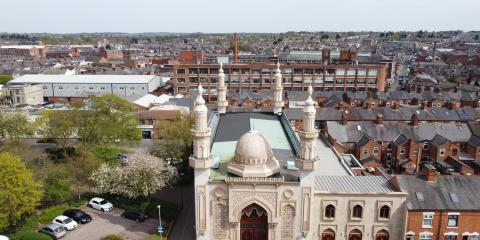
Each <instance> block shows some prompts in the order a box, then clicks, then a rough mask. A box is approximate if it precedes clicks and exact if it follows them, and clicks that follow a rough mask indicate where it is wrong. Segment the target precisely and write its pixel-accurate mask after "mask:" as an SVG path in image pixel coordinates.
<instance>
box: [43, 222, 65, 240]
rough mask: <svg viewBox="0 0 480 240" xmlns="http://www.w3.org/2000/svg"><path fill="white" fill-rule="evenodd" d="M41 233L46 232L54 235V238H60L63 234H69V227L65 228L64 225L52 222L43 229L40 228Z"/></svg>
mask: <svg viewBox="0 0 480 240" xmlns="http://www.w3.org/2000/svg"><path fill="white" fill-rule="evenodd" d="M39 232H41V233H45V234H47V235H49V236H51V237H53V239H59V238H62V237H63V236H65V234H67V229H65V228H64V227H62V226H60V225H58V224H56V223H52V224H50V225H47V226H45V227H43V228H42V229H40V231H39Z"/></svg>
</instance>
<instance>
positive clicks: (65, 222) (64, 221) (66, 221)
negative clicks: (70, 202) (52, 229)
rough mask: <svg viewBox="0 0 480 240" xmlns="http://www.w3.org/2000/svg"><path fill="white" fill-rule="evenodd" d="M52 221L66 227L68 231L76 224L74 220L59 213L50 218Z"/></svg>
mask: <svg viewBox="0 0 480 240" xmlns="http://www.w3.org/2000/svg"><path fill="white" fill-rule="evenodd" d="M52 223H56V224H58V225H60V226H62V227H64V228H66V229H67V230H68V231H72V230H73V229H75V228H76V227H77V226H78V223H77V222H75V220H73V219H71V218H69V217H67V216H63V215H60V216H58V217H56V218H54V219H53V220H52Z"/></svg>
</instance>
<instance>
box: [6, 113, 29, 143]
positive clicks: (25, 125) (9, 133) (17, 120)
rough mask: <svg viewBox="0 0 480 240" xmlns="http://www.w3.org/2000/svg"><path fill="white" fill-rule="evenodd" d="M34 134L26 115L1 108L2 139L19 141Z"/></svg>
mask: <svg viewBox="0 0 480 240" xmlns="http://www.w3.org/2000/svg"><path fill="white" fill-rule="evenodd" d="M32 134H33V127H32V124H31V123H30V122H29V121H28V119H27V115H26V114H25V113H23V112H19V111H12V110H7V109H4V108H1V107H0V139H6V140H18V139H19V138H20V137H25V136H30V135H32Z"/></svg>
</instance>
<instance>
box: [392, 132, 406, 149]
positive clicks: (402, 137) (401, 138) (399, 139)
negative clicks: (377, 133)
mask: <svg viewBox="0 0 480 240" xmlns="http://www.w3.org/2000/svg"><path fill="white" fill-rule="evenodd" d="M407 140H408V138H407V136H405V135H404V134H403V133H401V134H400V135H399V136H398V137H397V138H396V139H395V140H394V141H393V144H394V145H396V146H398V145H400V144H402V143H404V142H406V141H407Z"/></svg>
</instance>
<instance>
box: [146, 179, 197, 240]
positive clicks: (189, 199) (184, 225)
mask: <svg viewBox="0 0 480 240" xmlns="http://www.w3.org/2000/svg"><path fill="white" fill-rule="evenodd" d="M193 193H194V192H193V184H190V185H186V186H183V187H181V186H179V185H177V186H174V187H173V188H165V189H162V190H161V191H158V192H157V193H155V194H154V195H153V196H152V197H153V198H155V199H160V200H164V201H169V202H172V203H176V204H178V206H179V207H181V206H182V200H181V199H182V197H183V207H181V208H180V211H179V213H178V215H177V219H176V221H175V223H174V225H173V227H172V231H171V233H170V235H169V238H168V239H172V240H184V239H185V240H190V239H195V238H196V235H195V201H194V198H195V197H194V194H193Z"/></svg>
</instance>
